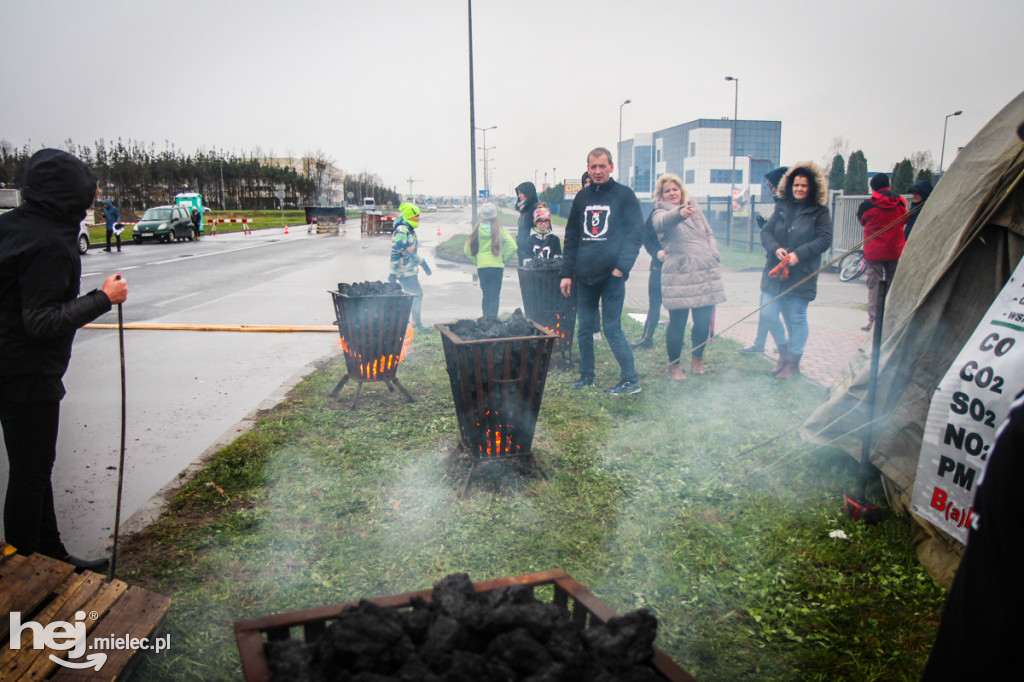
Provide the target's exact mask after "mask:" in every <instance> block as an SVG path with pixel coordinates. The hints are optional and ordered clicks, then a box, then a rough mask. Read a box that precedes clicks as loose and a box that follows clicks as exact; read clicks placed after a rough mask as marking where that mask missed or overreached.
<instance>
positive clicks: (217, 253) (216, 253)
mask: <svg viewBox="0 0 1024 682" xmlns="http://www.w3.org/2000/svg"><path fill="white" fill-rule="evenodd" d="M274 243H276V242H264V243H262V244H250V245H249V246H242V247H240V248H237V249H228V250H226V251H213V252H211V253H201V254H199V255H197V256H192V255H189V256H179V257H177V258H168V259H167V260H158V261H153V262H152V263H146V265H166V264H167V263H178V262H180V261H183V260H190V259H193V258H206V257H208V256H220V255H223V254H225V253H234V252H236V251H246V250H247V249H258V248H260V247H263V246H269V245H270V244H274Z"/></svg>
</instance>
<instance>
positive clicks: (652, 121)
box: [0, 0, 1024, 194]
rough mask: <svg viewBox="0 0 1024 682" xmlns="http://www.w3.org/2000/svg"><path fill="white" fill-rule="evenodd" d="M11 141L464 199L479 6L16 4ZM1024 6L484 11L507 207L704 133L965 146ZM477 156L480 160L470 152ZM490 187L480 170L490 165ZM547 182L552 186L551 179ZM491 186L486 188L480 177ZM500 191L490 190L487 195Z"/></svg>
mask: <svg viewBox="0 0 1024 682" xmlns="http://www.w3.org/2000/svg"><path fill="white" fill-rule="evenodd" d="M2 15H3V21H2V23H0V139H5V140H7V141H8V142H11V143H13V144H15V145H17V146H22V145H24V144H26V143H28V144H30V145H31V147H32V148H33V149H35V148H38V147H41V146H44V145H46V146H62V145H63V142H64V140H66V139H68V138H70V139H72V140H73V141H74V142H75V143H76V144H87V145H89V146H92V144H93V143H94V142H95V141H96V140H97V139H100V138H103V139H106V140H112V139H116V138H118V137H121V138H124V139H128V138H131V139H135V140H141V141H145V142H153V143H156V145H157V147H158V148H159V149H162V148H163V147H164V146H165V141H168V142H170V143H172V144H174V145H175V146H177V147H178V148H180V149H182V150H184V151H186V152H192V151H195V150H198V149H206V150H210V149H211V148H217V149H226V150H233V151H235V152H238V153H242V152H250V151H252V150H254V149H257V148H258V149H259V150H261V151H262V153H263V154H266V155H271V154H272V155H276V156H286V155H289V154H290V155H292V156H301V155H303V154H305V153H308V152H312V151H315V150H322V151H323V152H324V153H325V154H326V155H327V156H328V157H330V158H332V159H333V160H334V162H335V165H337V166H338V167H340V168H342V169H344V170H345V171H347V172H360V171H371V172H375V173H377V174H378V175H380V176H381V178H382V179H383V180H384V182H385V183H386V184H387V185H389V186H393V187H395V189H397V190H398V191H399V192H402V193H405V192H408V190H409V183H408V181H407V180H408V178H410V177H411V178H413V179H414V180H415V183H414V184H413V190H414V192H416V193H428V194H468V193H469V188H470V150H469V148H470V142H469V132H468V131H469V87H468V83H469V67H468V39H467V24H468V22H467V2H466V0H373V1H367V0H358V1H354V0H341V1H329V0H289V1H288V2H273V1H271V0H244V1H243V0H238V1H232V2H227V1H222V0H202V1H194V0H176V1H175V2H152V1H150V0H125V1H115V0H95V1H94V0H34V1H33V2H24V1H18V0H4V1H3V3H2ZM1022 28H1024V2H1022V1H1021V0H973V1H972V2H962V1H958V2H954V1H952V0H930V1H926V0H892V1H891V2H867V1H865V2H834V1H832V0H824V1H819V2H808V1H807V0H802V1H799V2H791V1H790V0H772V1H771V2H764V1H762V2H753V1H750V2H748V1H746V0H732V1H731V2H721V1H718V2H713V1H707V0H705V1H700V2H697V1H686V0H625V1H624V0H589V1H583V0H565V1H561V0H523V1H521V2H508V1H507V0H503V1H500V2H499V1H497V0H476V1H475V2H474V3H473V39H474V68H475V76H476V77H475V88H476V93H475V95H476V122H477V125H478V126H479V127H489V126H497V129H496V130H493V131H490V132H488V133H487V146H488V147H494V149H493V150H492V151H490V152H489V156H490V158H491V159H492V165H493V167H494V169H495V172H494V175H493V177H494V182H493V189H494V192H495V193H496V194H498V193H503V192H504V193H508V192H510V190H511V188H512V187H514V186H515V185H516V184H518V183H519V182H521V181H523V180H533V179H534V177H535V172H536V177H537V180H538V184H540V183H542V182H543V181H544V173H545V172H546V173H547V174H548V180H549V181H550V180H552V179H554V176H555V174H556V173H557V177H558V179H563V178H567V177H578V176H579V174H580V173H582V172H583V170H584V165H585V157H586V152H587V151H588V150H589V149H591V148H592V147H595V146H599V145H600V146H607V147H609V148H611V149H613V150H614V149H615V143H616V138H617V135H618V125H619V105H620V104H621V103H622V102H623V101H624V100H625V99H627V98H628V99H632V103H631V104H629V105H626V107H625V108H624V109H623V110H622V111H623V120H622V130H623V136H624V137H626V138H629V137H631V136H632V135H634V134H635V133H639V132H653V131H655V130H659V129H662V128H666V127H670V126H673V125H678V124H680V123H686V122H688V121H692V120H694V119H696V118H718V117H731V116H732V113H733V96H734V85H733V84H732V83H729V82H726V81H725V80H724V77H725V76H727V75H731V76H736V77H738V78H739V79H740V80H739V117H740V118H741V119H762V120H780V121H782V161H783V163H792V162H795V161H799V160H804V159H812V160H815V161H821V160H822V157H824V156H825V155H826V153H827V151H828V149H829V147H830V145H831V144H832V142H833V139H834V138H835V137H836V136H842V137H843V138H846V139H848V140H849V142H850V149H851V150H856V149H863V150H864V153H865V154H866V156H867V159H868V167H869V169H870V170H871V171H880V170H891V169H892V166H893V165H894V164H895V163H896V162H897V161H899V160H901V159H902V158H904V157H905V156H909V155H910V154H912V153H913V152H916V151H919V150H930V151H931V152H932V155H933V156H934V158H935V161H936V163H938V160H939V154H940V147H941V144H942V129H943V122H944V119H945V116H946V114H950V113H952V112H954V111H956V110H959V109H962V110H963V111H964V113H963V115H962V116H960V117H957V118H951V119H949V132H948V136H947V141H946V165H947V166H948V165H949V162H950V161H951V160H952V158H953V157H954V156H955V154H956V150H957V147H959V146H963V145H966V144H967V143H968V142H969V141H970V139H971V138H972V137H973V136H974V134H975V133H977V131H978V130H979V129H980V128H981V127H982V126H983V125H984V124H985V123H986V122H987V121H988V120H989V119H990V118H991V117H992V116H993V115H994V114H995V113H996V112H998V111H999V110H1000V109H1001V108H1002V107H1003V106H1004V105H1005V104H1006V103H1007V102H1009V101H1010V100H1011V99H1012V98H1013V97H1015V96H1016V95H1017V94H1018V93H1019V92H1020V91H1021V90H1024V68H1022V66H1024V40H1022V38H1021V35H1022V34H1021V29H1022ZM477 145H478V146H483V140H482V138H481V136H480V135H479V134H478V135H477ZM480 166H481V171H480V172H481V174H482V163H481V164H480ZM538 171H539V172H538ZM481 178H482V175H481ZM479 184H480V186H481V187H482V186H483V181H482V179H481V180H480V181H479Z"/></svg>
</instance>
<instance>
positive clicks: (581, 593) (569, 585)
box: [235, 570, 694, 682]
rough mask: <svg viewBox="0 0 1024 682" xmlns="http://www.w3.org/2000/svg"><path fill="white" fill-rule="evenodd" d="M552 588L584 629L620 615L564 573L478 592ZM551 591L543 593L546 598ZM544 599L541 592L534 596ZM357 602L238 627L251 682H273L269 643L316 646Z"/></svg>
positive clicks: (657, 663)
mask: <svg viewBox="0 0 1024 682" xmlns="http://www.w3.org/2000/svg"><path fill="white" fill-rule="evenodd" d="M547 585H550V586H552V588H553V590H552V591H551V593H550V594H551V601H552V603H554V604H556V605H557V606H560V607H561V608H563V609H565V610H566V611H568V612H569V613H570V614H571V616H572V619H573V620H574V621H575V622H577V623H579V624H580V625H581V626H582V627H583V628H589V627H593V626H594V625H597V624H598V623H606V622H608V621H609V620H611V619H612V618H614V617H615V616H616V614H615V611H613V610H612V609H611V608H609V607H608V606H607V605H606V604H605V603H604V602H602V601H601V600H600V599H598V598H597V597H596V596H595V595H594V593H593V592H591V591H590V590H588V589H587V588H586V587H584V586H583V585H581V584H580V583H579V582H577V581H576V580H575V579H573V577H572V576H570V575H569V574H568V573H566V572H565V571H562V570H553V571H542V572H539V573H526V574H523V575H517V576H511V577H507V578H497V579H495V580H484V581H480V582H476V583H473V589H474V590H476V591H477V592H489V591H491V590H497V589H501V588H504V587H511V586H526V587H529V588H531V589H533V590H535V588H537V587H543V586H547ZM543 592H545V591H544V590H542V593H543ZM534 594H535V596H536V597H537V598H538V599H540V598H542V597H541V593H537V592H535V593H534ZM432 596H433V590H420V591H418V592H406V593H404V594H396V595H392V596H388V597H378V598H376V599H370V600H369V601H370V602H372V603H374V604H376V605H377V606H382V607H384V608H398V609H402V608H409V607H410V606H411V604H412V600H413V599H414V598H420V599H423V600H424V601H430V600H431V598H432ZM356 605H357V602H348V603H345V604H335V605H332V606H323V607H319V608H314V609H306V610H304V611H293V612H291V613H282V614H278V615H273V616H265V617H263V618H255V619H252V620H243V621H238V622H237V623H235V642H236V643H237V644H238V652H239V654H240V657H241V662H242V674H243V675H244V676H245V679H246V680H248V682H270V679H271V677H270V666H269V665H268V664H267V656H266V652H265V650H264V643H265V642H267V641H282V640H288V639H290V638H291V637H292V629H293V628H295V629H297V630H299V632H298V633H296V634H300V635H301V637H302V639H303V641H306V642H314V641H316V640H317V639H319V638H320V636H321V635H323V633H324V631H325V630H326V629H327V626H328V625H330V624H331V622H332V621H333V620H334V619H336V618H337V616H338V614H339V613H340V612H341V611H342V610H343V609H345V608H349V607H354V606H356ZM650 666H651V667H652V668H653V669H654V671H655V673H657V675H658V677H659V678H660V679H663V680H668V681H669V682H694V678H693V676H691V675H690V674H689V673H688V672H686V670H684V669H683V668H682V667H681V666H680V665H679V664H678V663H676V662H675V661H673V660H672V659H671V658H670V657H669V656H668V654H666V653H665V652H664V651H662V650H661V649H659V648H658V647H654V656H653V658H651V660H650Z"/></svg>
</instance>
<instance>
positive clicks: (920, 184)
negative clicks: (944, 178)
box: [909, 180, 932, 199]
mask: <svg viewBox="0 0 1024 682" xmlns="http://www.w3.org/2000/svg"><path fill="white" fill-rule="evenodd" d="M909 191H910V193H911V194H920V195H921V198H922V199H927V198H928V197H929V196H930V195H931V193H932V183H930V182H928V181H927V180H918V181H917V182H915V183H914V185H913V186H912V187H911V188H910V190H909Z"/></svg>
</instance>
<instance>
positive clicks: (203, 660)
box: [119, 318, 944, 681]
mask: <svg viewBox="0 0 1024 682" xmlns="http://www.w3.org/2000/svg"><path fill="white" fill-rule="evenodd" d="M624 324H625V325H627V334H628V335H630V337H631V338H636V337H637V336H639V333H640V329H639V326H638V325H636V324H635V323H633V322H632V321H631V320H629V319H628V318H626V319H625V320H624ZM596 346H597V368H598V372H597V375H598V376H597V379H598V385H599V386H607V385H611V384H612V383H614V382H615V380H616V379H617V374H618V370H617V366H616V365H615V361H614V359H613V358H612V357H611V354H610V352H609V351H608V349H607V344H606V343H604V342H598V343H597V344H596ZM736 348H737V346H736V344H734V343H732V342H730V341H728V340H724V339H718V340H716V341H715V343H714V346H713V347H712V349H711V350H710V351H709V352H708V353H707V354H706V365H707V369H708V373H707V375H705V376H703V377H692V378H691V379H690V380H688V381H686V382H681V383H676V382H673V381H671V380H670V379H669V378H668V377H667V376H665V375H664V370H663V365H664V362H663V358H662V355H663V350H662V349H661V348H660V347H659V348H657V349H655V350H650V351H639V352H638V355H637V365H638V368H639V369H640V371H641V374H642V376H643V379H642V381H643V388H644V390H643V392H642V393H640V394H638V395H635V396H626V397H620V398H613V397H610V396H607V395H605V394H604V393H603V392H602V391H601V390H600V388H598V389H590V390H583V391H573V390H571V389H570V388H569V384H570V383H571V381H572V380H573V379H574V378H575V373H574V372H572V371H569V370H565V369H553V370H552V372H551V373H550V375H549V377H548V381H547V388H546V391H545V395H544V402H543V405H542V407H541V412H540V420H539V423H538V427H537V436H536V438H535V440H534V451H535V454H536V457H537V460H538V462H539V464H540V465H541V466H542V467H543V468H544V470H545V471H546V472H547V475H548V478H547V480H535V479H529V478H513V479H512V480H511V481H509V484H507V485H504V486H498V485H494V486H488V485H485V482H481V483H480V484H474V486H473V487H472V488H471V492H470V494H469V495H468V496H467V497H466V498H465V499H460V498H459V493H460V491H461V489H462V486H463V483H464V479H463V478H462V476H463V474H462V473H461V470H460V469H459V468H458V467H454V466H452V464H451V458H452V456H453V455H452V453H453V452H454V446H455V444H456V442H457V438H458V426H457V422H456V417H455V414H454V408H453V402H452V397H451V391H450V386H449V382H448V377H447V375H446V373H445V370H444V361H443V352H442V350H441V343H440V338H439V335H438V333H437V332H436V331H430V332H425V333H420V334H419V335H418V336H417V338H416V339H415V340H414V342H413V345H412V347H411V349H410V351H409V354H408V357H407V359H406V361H405V362H404V364H403V365H402V366H401V369H400V370H399V374H400V378H401V380H402V382H403V384H405V386H406V387H407V388H408V389H409V391H410V392H411V393H412V394H413V395H414V396H415V398H416V402H415V403H412V404H405V403H403V402H402V401H401V397H400V396H399V395H398V394H397V393H396V394H389V393H388V392H387V391H386V390H385V388H384V387H383V386H375V385H367V387H366V388H365V389H364V390H363V394H362V397H361V402H360V406H359V407H358V409H355V410H351V409H349V407H350V403H351V398H352V395H353V392H354V390H355V389H354V387H353V386H352V385H351V384H350V385H347V386H346V387H345V388H344V390H343V392H342V396H341V397H342V398H343V401H342V402H337V401H333V400H331V399H330V398H329V397H328V393H329V392H330V391H331V389H332V388H333V387H334V385H335V384H336V383H337V382H338V380H339V379H340V377H341V376H342V375H343V374H344V372H345V369H344V363H343V362H340V358H339V359H337V360H330V361H326V362H325V363H324V364H323V365H322V366H321V367H320V368H319V369H318V370H317V371H315V372H314V373H313V374H312V375H311V376H310V377H308V378H307V379H306V380H305V381H303V382H302V383H301V384H300V385H298V386H297V387H296V388H295V389H294V390H293V391H292V392H291V394H290V395H289V396H288V398H287V399H286V400H285V401H284V402H283V403H281V404H280V405H279V406H277V407H275V408H273V409H271V410H268V411H267V412H266V413H265V414H263V415H262V416H261V417H260V419H259V421H258V424H257V425H256V427H255V428H254V429H253V430H252V431H250V432H249V433H246V434H244V435H243V436H241V437H240V438H239V439H238V440H237V441H235V442H234V443H233V444H231V445H230V446H228V447H226V448H224V449H223V450H222V451H220V452H219V453H217V454H216V455H215V456H214V457H213V458H212V459H211V461H209V462H208V463H207V464H206V466H205V467H204V468H203V469H202V470H201V471H200V472H199V473H198V474H197V475H196V476H195V478H194V479H193V480H192V481H190V482H188V483H187V484H186V485H185V486H184V487H183V488H182V489H181V490H180V492H179V493H178V494H177V495H176V496H175V497H174V499H173V500H172V502H171V504H170V506H169V508H168V509H167V511H166V512H165V513H164V514H163V516H162V517H161V518H160V519H159V520H158V521H157V522H156V523H154V524H153V525H152V526H151V527H150V528H148V529H147V530H146V531H144V532H143V533H142V534H141V535H139V536H137V537H135V538H134V539H132V540H131V541H130V542H128V543H125V545H124V546H125V547H126V549H125V550H124V553H123V554H122V556H121V558H120V564H119V566H120V568H121V569H122V570H121V575H120V577H122V578H123V579H125V580H127V581H128V582H129V583H132V584H140V585H142V586H144V587H147V588H149V589H152V590H155V591H157V592H160V593H163V594H166V595H169V596H170V597H171V599H172V606H171V610H170V613H169V615H168V618H167V621H166V626H167V628H168V629H169V630H170V632H171V634H172V642H173V644H172V647H171V649H170V650H169V651H167V652H164V653H161V654H160V655H147V656H144V657H143V663H142V665H141V666H140V667H139V668H138V669H137V671H136V673H135V676H134V678H133V679H138V680H161V681H162V680H168V679H176V680H177V679H197V680H199V679H201V680H223V679H237V678H238V677H239V674H240V673H239V663H238V654H237V650H236V647H235V644H234V639H233V634H232V623H233V622H234V621H236V620H239V619H244V618H251V617H256V616H262V615H268V614H273V613H281V612H286V611H292V610H296V609H304V608H310V607H315V606H323V605H327V604H332V603H338V602H344V601H350V600H355V599H358V598H360V597H370V596H379V595H385V594H394V593H399V592H405V591H409V590H418V589H423V588H427V587H430V586H431V585H432V584H433V583H434V582H435V581H437V580H439V579H440V578H442V577H444V576H446V575H448V574H450V573H453V572H460V571H464V572H467V573H468V574H469V575H470V577H471V578H472V579H474V580H483V579H488V578H495V577H500V576H508V575H516V574H520V573H526V572H531V571H539V570H545V569H552V568H562V569H565V570H566V571H568V572H569V573H570V574H571V575H573V576H574V577H575V578H576V579H578V580H579V581H580V582H581V583H583V584H584V585H586V586H587V587H589V588H590V589H591V590H592V591H594V592H595V593H596V594H597V596H598V597H599V598H601V599H602V600H604V601H605V602H606V603H607V604H609V605H610V606H611V607H612V608H613V609H616V610H617V611H619V612H620V613H621V612H625V611H629V610H632V609H635V608H638V607H644V608H647V609H650V610H651V611H652V612H653V613H654V614H655V615H656V616H657V617H658V619H659V621H660V623H659V635H658V644H659V645H660V646H661V647H662V648H664V649H665V650H666V651H667V653H668V654H669V655H670V656H672V657H673V658H674V659H676V660H677V661H678V662H679V663H680V664H681V665H683V667H685V668H686V669H688V670H689V671H690V672H691V674H694V675H695V676H696V677H697V678H698V679H700V680H723V681H724V680H728V681H732V680H739V679H751V680H753V679H757V680H837V679H841V680H878V679H885V680H912V679H917V678H918V677H919V675H920V672H921V670H922V667H923V664H924V662H925V660H926V658H927V654H928V649H929V647H930V644H931V641H932V638H933V636H934V632H935V628H936V626H937V621H938V616H939V612H940V609H941V604H942V602H943V599H944V594H943V591H942V590H941V588H939V587H938V586H937V585H936V584H935V582H934V581H933V580H932V579H931V578H930V577H929V576H928V574H927V573H926V572H925V571H924V570H923V569H922V568H921V567H920V565H919V564H918V562H917V559H916V558H915V556H914V551H913V546H912V543H911V539H910V531H909V526H908V522H907V521H906V520H903V519H899V518H889V519H888V520H886V521H885V522H884V523H882V524H880V525H878V526H866V525H863V524H857V523H854V522H852V521H850V520H849V519H847V518H846V517H845V516H844V515H843V514H842V512H841V500H842V494H843V493H844V492H847V491H851V490H853V489H854V488H855V474H856V465H855V463H854V462H853V461H852V460H851V459H850V458H849V457H848V456H846V455H845V454H841V453H839V452H838V451H835V450H828V449H820V448H814V447H811V446H809V445H807V444H806V443H804V442H803V441H801V440H800V439H799V438H798V437H797V436H796V435H795V432H794V429H795V427H796V426H797V425H798V424H800V423H801V422H802V421H803V419H804V418H805V416H806V415H807V414H808V413H809V412H810V410H811V409H812V408H813V406H814V405H815V404H816V403H817V402H818V400H819V398H820V396H821V389H820V388H819V387H817V386H814V385H813V384H811V383H810V382H808V381H805V380H803V379H797V380H793V381H786V382H778V381H775V380H773V379H772V378H771V377H770V376H769V375H768V373H767V368H768V365H767V363H765V362H764V360H763V359H761V358H754V357H747V356H743V355H740V354H738V353H736V352H735V351H736ZM776 436H779V437H778V438H775V439H774V440H770V442H767V443H766V444H764V443H765V441H769V439H773V438H774V437H776ZM759 444H762V445H761V446H760V447H755V446H758V445H759ZM869 494H870V495H871V496H872V497H873V499H874V500H880V499H882V498H881V492H880V487H879V486H874V487H873V488H872V489H870V490H869ZM834 530H842V531H844V532H845V533H846V534H847V536H848V538H849V539H833V538H831V537H830V536H829V533H830V532H831V531H834Z"/></svg>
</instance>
